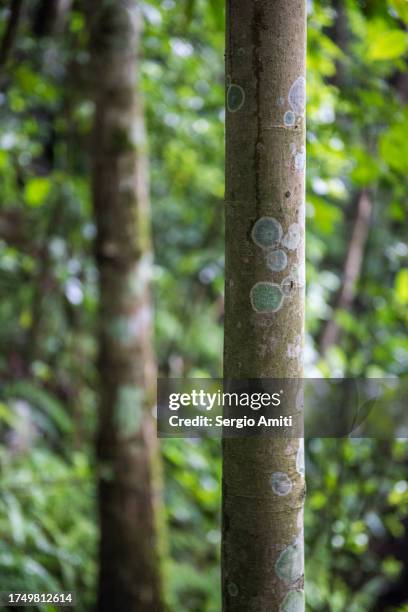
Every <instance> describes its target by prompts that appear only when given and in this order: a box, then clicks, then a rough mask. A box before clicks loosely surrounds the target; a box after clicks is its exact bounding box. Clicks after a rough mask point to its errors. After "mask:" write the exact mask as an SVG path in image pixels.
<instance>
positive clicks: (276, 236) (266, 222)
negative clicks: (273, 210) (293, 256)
mask: <svg viewBox="0 0 408 612" xmlns="http://www.w3.org/2000/svg"><path fill="white" fill-rule="evenodd" d="M251 234H252V240H253V241H254V242H255V244H256V245H258V246H259V247H261V249H270V248H272V247H274V246H276V245H277V244H278V243H279V242H280V240H281V239H282V234H283V231H282V226H281V224H280V223H279V221H277V220H276V219H274V218H273V217H261V218H260V219H258V220H257V221H256V223H255V224H254V226H253V228H252V232H251Z"/></svg>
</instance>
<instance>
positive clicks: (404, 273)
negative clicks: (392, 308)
mask: <svg viewBox="0 0 408 612" xmlns="http://www.w3.org/2000/svg"><path fill="white" fill-rule="evenodd" d="M395 293H396V295H397V300H398V301H399V302H401V303H402V304H408V268H403V269H402V270H400V271H399V272H398V274H397V276H396V279H395Z"/></svg>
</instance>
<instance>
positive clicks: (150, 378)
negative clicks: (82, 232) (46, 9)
mask: <svg viewBox="0 0 408 612" xmlns="http://www.w3.org/2000/svg"><path fill="white" fill-rule="evenodd" d="M88 9H89V12H90V27H91V32H92V35H91V53H92V72H91V75H90V76H91V79H92V81H93V87H94V92H95V93H94V99H95V103H96V117H95V126H94V140H93V201H94V209H95V218H96V225H97V238H96V258H97V264H98V269H99V286H100V329H99V339H100V340H99V341H100V356H99V375H100V393H101V400H100V415H99V436H98V445H97V454H98V461H99V470H100V472H99V509H100V525H101V540H100V574H99V590H98V610H99V611H104V610H106V611H108V610H109V612H113V611H116V610H118V611H119V610H126V612H136V611H137V612H140V611H141V610H143V611H145V612H149V611H151V612H153V611H154V612H159V611H160V610H162V609H163V606H162V599H161V579H160V568H159V557H160V555H159V534H158V520H157V519H158V508H157V493H158V490H157V487H158V481H157V463H156V457H155V454H156V434H155V429H154V424H153V418H152V406H153V402H154V390H155V389H154V381H155V367H154V360H153V354H152V347H151V332H152V329H151V318H152V308H151V301H150V295H149V278H150V269H151V253H150V230H149V215H148V204H149V202H148V188H147V167H146V150H145V147H146V144H145V133H144V126H143V118H142V107H141V101H140V92H139V91H138V72H139V58H138V49H139V43H140V26H141V15H140V7H139V4H138V2H136V1H135V0H127V1H123V2H122V1H121V2H118V1H116V0H92V1H91V2H90V3H89V7H88Z"/></svg>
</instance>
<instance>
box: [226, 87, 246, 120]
mask: <svg viewBox="0 0 408 612" xmlns="http://www.w3.org/2000/svg"><path fill="white" fill-rule="evenodd" d="M244 103H245V92H244V90H243V89H242V87H241V86H240V85H235V84H231V85H229V87H228V89H227V108H228V110H229V111H230V113H236V112H237V111H238V110H240V108H242V107H243V105H244Z"/></svg>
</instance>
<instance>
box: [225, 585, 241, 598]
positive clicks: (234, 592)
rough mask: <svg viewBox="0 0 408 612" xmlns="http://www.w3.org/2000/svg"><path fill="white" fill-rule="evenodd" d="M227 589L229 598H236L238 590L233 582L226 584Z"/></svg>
mask: <svg viewBox="0 0 408 612" xmlns="http://www.w3.org/2000/svg"><path fill="white" fill-rule="evenodd" d="M227 589H228V593H229V594H230V595H231V597H236V596H237V595H238V593H239V589H238V587H237V585H236V584H234V582H230V583H229V584H228V587H227Z"/></svg>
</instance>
